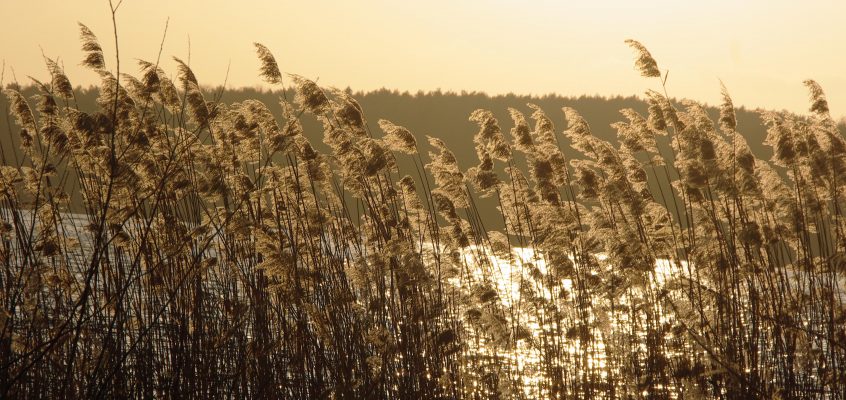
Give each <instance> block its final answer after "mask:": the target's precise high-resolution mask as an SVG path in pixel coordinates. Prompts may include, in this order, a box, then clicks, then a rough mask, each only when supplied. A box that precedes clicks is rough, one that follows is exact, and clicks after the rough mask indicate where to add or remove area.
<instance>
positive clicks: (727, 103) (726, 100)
mask: <svg viewBox="0 0 846 400" xmlns="http://www.w3.org/2000/svg"><path fill="white" fill-rule="evenodd" d="M720 93H721V94H722V96H723V103H722V104H720V129H722V130H723V131H726V132H730V131H734V130H735V129H737V116H736V115H735V113H734V103H732V101H731V96H729V93H728V90H727V89H726V86H725V85H723V83H722V82H720Z"/></svg>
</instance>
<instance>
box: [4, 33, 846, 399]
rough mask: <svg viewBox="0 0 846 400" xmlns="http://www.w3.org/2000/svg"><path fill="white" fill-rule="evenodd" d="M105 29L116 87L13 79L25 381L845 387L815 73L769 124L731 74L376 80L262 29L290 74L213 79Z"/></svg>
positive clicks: (12, 225) (213, 386)
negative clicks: (275, 42)
mask: <svg viewBox="0 0 846 400" xmlns="http://www.w3.org/2000/svg"><path fill="white" fill-rule="evenodd" d="M81 31H82V42H83V51H84V52H85V57H84V64H85V65H86V66H88V67H89V68H90V69H91V70H92V71H94V72H95V73H97V74H99V76H100V77H101V78H102V84H101V85H100V86H99V87H98V88H97V90H92V91H78V90H73V88H72V86H71V84H70V80H69V78H68V77H67V76H65V74H64V72H63V71H62V69H61V68H60V67H59V66H58V65H57V64H56V63H55V62H53V61H51V60H47V67H48V71H49V78H48V79H45V80H44V82H43V83H42V82H35V86H34V89H31V90H35V91H36V93H35V94H34V95H32V94H27V95H24V94H22V93H21V92H20V91H19V90H18V89H19V88H15V87H11V88H8V89H7V90H5V91H4V94H5V95H6V98H7V100H8V103H7V104H8V108H7V110H8V112H7V115H8V117H7V118H6V119H7V121H8V122H9V123H8V124H7V126H8V130H7V131H6V132H7V135H8V136H7V137H4V138H3V139H2V141H0V143H3V146H4V147H3V149H2V150H3V156H4V159H3V164H4V165H3V166H0V219H2V220H0V265H2V271H0V301H2V310H0V391H2V397H4V398H53V397H60V398H115V397H117V398H123V397H131V398H153V397H166V398H296V399H300V398H342V399H357V398H367V399H370V398H384V399H388V398H392V399H416V398H427V399H428V398H456V399H458V398H470V399H489V398H516V399H522V398H525V399H530V398H572V399H585V398H608V399H629V398H649V399H671V398H685V399H690V398H731V399H735V398H737V399H742V398H783V399H793V398H844V397H846V368H844V365H846V364H844V363H846V307H844V303H843V301H844V294H845V293H844V281H846V263H844V260H846V259H844V251H846V236H844V229H846V221H844V217H843V215H842V208H843V207H844V205H846V203H844V190H843V184H844V180H846V163H844V162H846V141H844V138H843V134H842V133H841V131H840V129H839V128H838V126H837V124H836V123H835V122H834V120H833V119H832V118H831V116H830V114H829V110H828V105H827V102H826V100H825V96H824V94H823V92H822V89H821V88H820V87H819V85H817V84H816V83H815V82H814V81H810V80H809V81H806V86H807V87H808V88H809V90H810V92H811V101H812V105H811V113H810V115H807V116H798V115H793V114H790V113H786V112H760V119H761V120H762V121H763V122H764V126H765V133H764V132H761V131H757V132H758V133H754V134H746V132H745V131H743V130H745V129H750V130H754V129H757V128H755V127H756V126H758V124H757V123H756V122H753V121H754V120H755V118H754V117H753V116H752V114H751V113H749V112H746V111H742V112H741V111H739V110H737V109H736V108H735V107H734V106H733V104H732V102H731V98H730V97H729V95H728V93H727V91H726V90H725V88H723V94H724V96H723V98H724V102H723V104H721V105H720V107H718V108H717V109H708V108H706V107H704V106H702V105H700V104H698V103H696V102H693V101H681V102H675V101H670V99H668V98H667V97H666V95H665V94H663V93H658V92H655V91H649V92H647V93H646V96H645V100H644V101H640V100H637V99H633V98H629V99H622V98H618V99H610V100H608V99H595V98H579V99H561V98H555V97H549V98H542V99H533V100H532V102H533V103H531V104H527V105H526V104H522V103H523V102H524V101H525V99H523V98H520V97H517V96H505V97H495V98H488V97H486V96H484V95H480V94H469V95H455V94H442V93H441V94H437V93H436V94H426V95H419V96H411V95H405V94H402V95H398V94H396V93H390V92H376V93H370V94H351V93H348V92H346V91H342V90H332V89H327V88H322V87H320V86H318V85H317V84H316V83H315V82H313V81H311V80H309V79H307V78H304V77H301V76H297V75H283V74H282V73H281V72H280V71H279V68H278V67H277V65H276V61H275V59H274V57H273V55H272V54H271V52H270V51H269V50H268V49H267V48H265V47H264V46H262V45H259V44H256V49H257V52H258V56H259V60H260V65H261V69H260V71H261V76H262V77H263V78H264V79H265V80H266V81H267V82H268V83H270V84H271V85H273V87H274V88H276V89H274V91H272V92H270V93H258V92H255V93H253V92H250V91H246V90H245V91H224V92H222V97H220V98H215V94H214V93H215V92H214V91H203V90H201V89H200V83H199V82H200V81H199V80H198V79H197V77H196V76H195V74H194V73H193V71H192V70H191V68H190V67H189V66H188V65H187V64H185V63H182V62H181V61H180V62H179V68H178V71H177V78H176V79H175V80H171V78H170V77H169V76H168V74H167V73H166V72H165V71H163V70H161V69H160V68H159V67H158V62H157V61H156V62H148V61H139V66H140V69H141V72H140V74H139V76H131V75H126V74H123V73H122V70H121V67H120V66H119V65H115V66H114V69H113V70H111V71H110V70H108V69H107V63H106V61H105V60H104V59H103V55H102V48H101V47H100V44H99V42H98V41H97V38H96V36H95V35H94V33H92V32H91V31H90V30H88V28H86V27H85V26H81ZM629 43H630V44H631V45H632V46H633V47H634V48H635V50H636V52H637V57H638V58H637V61H636V66H637V68H638V69H640V70H641V72H642V74H643V75H644V76H645V77H648V78H650V79H653V78H654V79H660V80H661V82H662V84H663V83H666V76H662V75H661V72H660V70H659V69H658V66H657V63H656V62H655V60H654V59H653V58H652V57H651V56H650V55H649V53H648V51H647V50H646V48H645V47H643V46H642V45H640V44H639V43H637V42H634V41H629ZM124 68H125V67H124ZM286 86H290V88H289V89H288V90H286ZM86 96H93V97H96V100H95V103H96V106H94V105H89V104H90V102H88V101H86ZM29 100H33V101H32V102H30V101H29ZM371 102H372V104H373V105H372V107H373V108H378V107H382V110H381V111H380V112H379V113H380V115H381V114H383V115H385V116H390V118H391V120H387V119H378V120H377V121H368V120H367V119H366V116H367V115H370V114H369V113H365V111H364V110H368V112H369V111H370V107H371ZM479 102H489V103H490V105H491V106H492V107H491V108H494V109H495V111H489V110H487V109H486V108H479V106H478V105H477V104H478V103H479ZM380 103H381V104H383V105H382V106H377V104H380ZM599 105H602V107H604V106H605V105H613V106H615V107H620V108H622V110H621V111H620V114H619V116H620V118H617V119H615V120H621V121H617V122H615V123H614V124H613V126H611V125H610V124H608V123H607V122H609V119H608V118H609V117H608V113H607V111H604V109H603V108H601V107H600V106H599ZM562 106H564V108H563V109H562V112H561V113H557V115H558V117H556V118H561V121H555V120H554V119H553V118H552V117H550V116H549V115H553V114H549V115H548V114H547V113H546V112H545V110H546V109H558V108H559V107H562ZM579 107H584V108H585V109H594V107H596V108H595V109H596V110H597V111H592V112H591V113H587V112H585V113H584V114H581V113H580V111H577V110H578V109H579ZM593 112H595V113H596V114H592V113H593ZM459 115H460V118H461V119H462V121H459V120H458V118H459ZM468 117H469V118H468ZM405 119H407V120H408V122H406V120H405ZM593 119H595V120H598V121H600V125H601V126H599V129H597V130H596V131H594V130H593V129H592V127H591V126H590V125H589V124H588V121H591V120H593ZM12 120H13V121H12ZM501 121H508V122H507V124H508V126H506V125H505V124H503V123H502V122H501ZM374 122H375V123H374ZM412 122H413V123H414V124H415V125H413V127H412ZM741 122H742V123H743V124H744V125H740V123H741ZM747 122H748V124H749V125H748V126H746V125H745V124H746V123H747ZM557 124H558V126H566V129H564V130H562V129H561V128H556V127H555V126H556V125H557ZM605 125H608V126H609V127H610V128H611V129H612V130H610V131H609V130H605V129H606V128H605ZM376 126H378V128H379V129H376ZM503 127H505V128H503ZM412 131H422V132H423V133H427V134H429V136H423V135H420V136H418V135H415V134H413V133H412ZM562 131H563V132H562ZM741 131H743V132H744V133H743V134H741V133H740V132H741ZM423 138H425V140H423ZM748 142H754V144H755V145H758V144H759V143H764V144H766V145H768V146H769V147H770V148H772V151H765V150H764V149H763V148H758V147H755V148H754V150H753V148H752V147H750V145H749V144H748ZM470 143H472V147H468V146H469V145H470ZM458 147H462V148H463V149H464V150H462V151H461V152H460V153H459V152H453V151H452V150H451V149H452V148H458ZM470 148H472V153H471V152H470V150H468V149H470ZM468 153H469V154H468ZM770 154H771V155H772V157H771V159H770V160H769V161H765V160H764V158H770V157H769V156H768V155H770ZM470 160H473V161H472V162H471V161H470ZM482 201H487V202H489V203H490V204H493V205H494V208H493V210H494V211H488V212H485V213H482V212H481V211H480V208H479V203H480V202H482Z"/></svg>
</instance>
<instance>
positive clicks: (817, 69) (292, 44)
mask: <svg viewBox="0 0 846 400" xmlns="http://www.w3.org/2000/svg"><path fill="white" fill-rule="evenodd" d="M0 15H2V16H3V22H2V23H0V37H2V38H3V39H2V41H0V59H3V60H5V63H6V67H7V68H6V78H5V79H6V82H8V81H9V80H10V79H11V77H10V74H11V72H10V69H9V67H10V66H11V67H13V68H14V71H15V74H16V76H17V79H18V80H19V81H21V82H23V81H24V80H26V76H27V75H32V76H34V77H37V78H42V79H46V77H47V72H46V70H45V68H44V67H43V63H42V59H41V50H42V49H43V51H44V53H45V54H46V55H47V56H48V57H51V58H59V59H60V60H61V61H63V62H64V65H65V67H66V70H67V72H68V75H69V76H70V78H71V81H72V82H73V83H74V84H75V85H76V84H82V85H87V84H90V83H94V82H95V79H96V75H95V74H94V73H93V72H91V71H87V70H83V69H82V68H80V67H79V66H78V64H79V61H80V60H81V58H82V52H81V50H80V48H79V41H78V28H77V26H76V22H77V21H79V22H83V23H85V24H86V25H88V26H89V27H90V28H91V29H92V30H93V31H94V32H95V33H96V34H97V36H98V37H99V38H100V41H101V44H102V45H103V47H104V48H106V50H107V51H106V55H107V63H108V64H107V65H108V67H110V68H114V65H115V63H114V61H113V57H114V50H113V49H114V39H113V34H112V26H111V20H110V14H109V9H108V1H103V0H75V1H71V0H28V1H25V0H0ZM168 17H169V18H170V26H169V28H168V31H167V38H166V41H165V45H164V51H163V54H162V57H163V63H162V65H163V66H164V67H165V69H167V70H169V71H173V62H172V61H171V57H172V56H179V57H180V58H183V59H188V58H189V48H190V60H191V66H192V68H193V69H194V72H195V73H196V75H197V76H198V78H199V80H200V82H201V83H202V84H206V85H217V84H220V83H222V82H223V79H224V77H225V76H226V70H227V66H229V68H230V71H229V80H228V85H229V86H231V87H238V86H255V85H259V84H261V80H260V79H259V78H258V77H257V70H258V61H257V59H256V57H255V53H254V49H253V46H252V42H254V41H258V42H261V43H263V44H265V45H266V46H267V47H269V48H270V49H271V51H272V52H273V53H274V54H275V55H276V59H277V60H278V62H279V65H280V68H281V69H282V70H283V72H290V73H297V74H300V75H303V76H306V77H309V78H312V79H315V78H319V83H320V84H321V85H326V86H337V87H347V86H350V87H352V88H353V89H354V90H369V89H376V88H381V87H386V88H391V89H400V90H409V91H412V92H415V91H417V90H420V89H422V90H433V89H437V88H441V89H443V90H456V91H460V90H468V91H473V90H476V91H485V92H488V93H491V94H497V93H507V92H515V93H520V94H546V93H558V94H563V95H579V94H601V95H616V94H620V95H639V94H641V93H643V91H644V90H646V89H648V88H655V87H656V85H657V84H658V83H657V81H655V80H646V79H644V78H641V77H640V76H639V75H638V74H637V72H636V71H634V69H633V59H634V56H633V53H632V51H631V50H630V49H629V48H628V47H627V46H626V45H625V44H624V43H623V41H624V40H625V39H627V38H633V39H637V40H639V41H641V42H642V43H644V44H645V45H646V46H647V47H648V48H649V50H650V51H651V52H652V54H653V56H654V57H655V58H656V59H657V60H658V66H659V68H661V69H662V70H666V69H669V70H670V71H671V72H670V76H669V81H668V89H669V93H670V95H671V96H675V97H687V98H693V99H696V100H700V101H704V102H707V103H710V104H715V103H718V102H719V81H718V79H722V80H723V82H724V83H725V84H726V86H727V87H728V89H729V92H730V93H731V94H732V97H733V98H734V100H735V103H736V104H743V105H746V106H747V107H753V108H754V107H766V108H775V109H788V110H791V111H800V112H804V111H805V110H806V109H807V108H808V101H807V92H806V90H805V88H804V87H803V86H802V81H803V80H804V79H807V78H813V79H816V80H817V81H818V82H820V84H821V85H822V86H823V88H824V89H825V90H826V93H827V95H828V98H829V103H830V105H831V108H832V112H833V114H835V115H844V114H846V73H844V71H846V68H844V67H846V63H844V61H846V1H843V0H831V1H824V0H805V1H801V2H799V1H783V0H769V1H740V0H734V1H727V0H720V1H699V2H693V1H678V0H674V1H646V0H640V1H629V0H620V1H601V0H586V1H563V0H562V1H529V0H525V1H517V0H487V1H484V0H428V1H406V0H396V1H380V0H355V1H328V0H303V1H296V2H294V1H287V0H281V1H280V0H276V1H269V0H268V1H233V0H228V1H223V0H202V1H196V0H190V1H189V0H179V1H177V0H170V1H168V0H124V2H123V5H122V6H121V8H120V9H119V10H118V14H117V22H118V35H119V38H120V51H121V60H122V72H127V71H128V72H132V73H135V72H137V67H136V65H137V64H135V62H134V60H135V59H137V58H141V59H146V60H150V61H155V59H156V56H157V54H158V50H159V44H160V41H161V38H162V33H163V31H164V27H165V21H166V20H167V18H168ZM189 42H190V47H189Z"/></svg>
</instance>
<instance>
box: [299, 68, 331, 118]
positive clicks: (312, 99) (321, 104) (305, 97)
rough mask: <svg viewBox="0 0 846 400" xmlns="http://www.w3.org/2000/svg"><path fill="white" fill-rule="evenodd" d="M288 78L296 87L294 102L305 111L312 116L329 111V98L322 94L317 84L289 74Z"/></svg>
mask: <svg viewBox="0 0 846 400" xmlns="http://www.w3.org/2000/svg"><path fill="white" fill-rule="evenodd" d="M288 76H290V77H291V79H292V80H293V81H294V84H295V85H296V86H297V95H296V97H295V100H296V101H297V102H298V103H300V104H301V105H302V106H303V107H305V109H306V110H308V111H309V112H310V113H312V114H314V115H322V114H324V113H326V112H328V111H329V110H330V109H331V104H330V103H329V98H328V97H326V93H323V90H322V89H320V86H317V83H314V82H313V81H311V80H308V79H306V78H303V77H302V76H299V75H294V74H289V75H288Z"/></svg>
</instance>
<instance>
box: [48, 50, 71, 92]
mask: <svg viewBox="0 0 846 400" xmlns="http://www.w3.org/2000/svg"><path fill="white" fill-rule="evenodd" d="M45 62H46V63H47V69H48V70H50V76H51V77H52V79H51V84H52V86H53V91H55V92H56V94H58V95H59V96H61V97H62V98H63V99H70V98H71V97H73V86H72V85H71V83H70V80H69V79H68V77H67V75H65V71H64V70H62V68H61V67H60V66H59V64H57V63H56V62H55V61H53V60H51V59H49V58H48V59H46V61H45Z"/></svg>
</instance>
